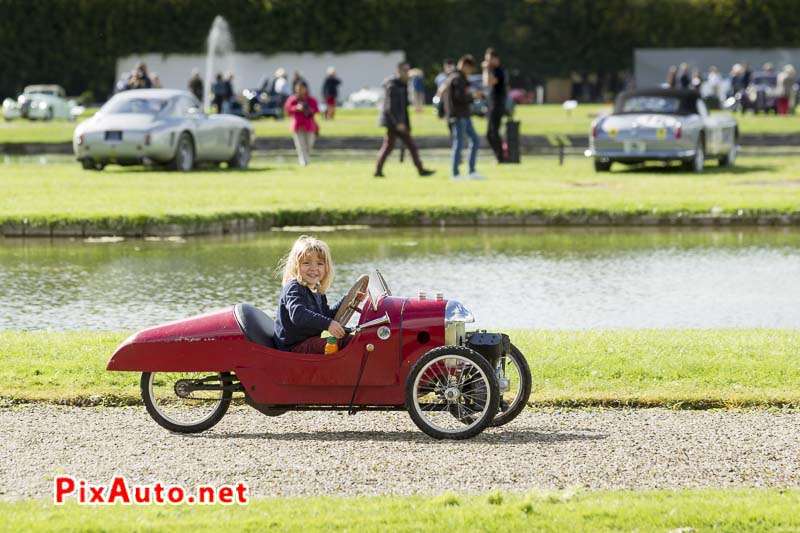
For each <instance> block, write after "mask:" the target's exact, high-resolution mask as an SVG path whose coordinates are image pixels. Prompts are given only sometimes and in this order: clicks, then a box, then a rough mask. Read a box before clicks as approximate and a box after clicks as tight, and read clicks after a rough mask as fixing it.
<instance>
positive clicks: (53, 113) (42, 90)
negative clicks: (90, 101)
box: [3, 85, 84, 120]
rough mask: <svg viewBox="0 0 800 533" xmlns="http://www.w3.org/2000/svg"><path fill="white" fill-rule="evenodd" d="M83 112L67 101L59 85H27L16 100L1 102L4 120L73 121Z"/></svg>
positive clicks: (9, 99)
mask: <svg viewBox="0 0 800 533" xmlns="http://www.w3.org/2000/svg"><path fill="white" fill-rule="evenodd" d="M83 111H84V107H83V106H79V105H77V103H76V102H75V101H74V100H67V97H66V93H65V92H64V89H63V88H62V87H61V86H59V85H28V86H27V87H25V90H24V91H23V93H22V94H21V95H19V97H18V98H17V99H16V100H14V99H12V98H6V99H5V100H3V118H4V119H6V120H13V119H15V118H27V119H31V120H53V119H60V120H74V119H75V118H76V117H77V116H79V115H80V114H81V113H83Z"/></svg>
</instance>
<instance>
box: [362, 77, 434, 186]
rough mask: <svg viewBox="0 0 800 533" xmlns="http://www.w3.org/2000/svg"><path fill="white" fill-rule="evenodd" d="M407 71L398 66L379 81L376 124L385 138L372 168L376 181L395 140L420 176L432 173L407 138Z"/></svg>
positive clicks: (409, 135) (412, 140) (409, 125)
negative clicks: (379, 108)
mask: <svg viewBox="0 0 800 533" xmlns="http://www.w3.org/2000/svg"><path fill="white" fill-rule="evenodd" d="M408 69H409V65H408V63H406V62H402V63H398V64H397V72H396V73H395V74H394V75H393V76H389V77H388V78H386V80H384V82H383V89H384V91H385V96H384V99H383V110H382V111H381V114H380V118H379V119H378V125H380V126H383V127H385V128H386V136H385V137H384V138H383V145H382V146H381V149H380V150H379V151H378V161H377V164H376V166H375V177H376V178H383V177H384V175H383V165H384V163H386V158H387V157H389V154H390V153H391V152H392V150H393V149H394V144H395V142H396V140H397V138H398V137H399V138H400V140H401V141H403V143H404V144H405V145H406V147H407V148H408V151H409V152H411V158H412V159H413V160H414V166H416V167H417V172H419V175H420V176H430V175H431V174H433V173H434V172H435V171H434V170H429V169H427V168H425V167H423V166H422V161H421V160H420V158H419V151H418V150H417V145H416V144H414V139H412V138H411V122H410V121H409V119H408Z"/></svg>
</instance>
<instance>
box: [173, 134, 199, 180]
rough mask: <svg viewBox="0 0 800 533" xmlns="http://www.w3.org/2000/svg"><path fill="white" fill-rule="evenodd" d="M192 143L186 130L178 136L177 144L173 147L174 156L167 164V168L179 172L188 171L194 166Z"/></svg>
mask: <svg viewBox="0 0 800 533" xmlns="http://www.w3.org/2000/svg"><path fill="white" fill-rule="evenodd" d="M194 157H195V153H194V143H193V142H192V136H191V135H189V134H188V133H186V132H183V133H181V136H180V137H178V145H177V148H176V149H175V157H174V158H173V159H172V161H171V162H170V164H169V168H170V169H172V170H177V171H179V172H189V171H190V170H192V168H194Z"/></svg>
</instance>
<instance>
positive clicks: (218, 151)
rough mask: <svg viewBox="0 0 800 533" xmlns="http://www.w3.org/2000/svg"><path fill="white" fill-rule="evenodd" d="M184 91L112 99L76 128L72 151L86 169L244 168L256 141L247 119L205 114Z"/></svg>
mask: <svg viewBox="0 0 800 533" xmlns="http://www.w3.org/2000/svg"><path fill="white" fill-rule="evenodd" d="M201 109H202V108H201V105H200V102H198V101H197V99H196V98H195V97H194V96H193V95H192V94H190V93H188V92H186V91H178V90H172V89H138V90H133V91H125V92H122V93H118V94H116V95H114V96H113V97H112V98H111V99H110V100H109V101H108V102H106V104H105V105H104V106H103V107H101V108H100V110H99V111H98V112H97V114H96V115H94V116H93V117H92V118H90V119H88V120H86V121H84V122H81V123H80V124H78V127H77V128H75V133H74V135H73V138H72V148H73V150H74V151H75V156H76V157H77V158H78V161H80V162H81V164H83V168H85V169H87V170H102V169H103V168H104V167H105V165H107V164H109V163H116V164H119V165H137V164H157V163H165V164H167V165H168V166H169V167H170V168H171V169H173V170H180V171H183V172H188V171H189V170H191V169H192V168H193V167H194V166H195V165H196V164H197V163H202V162H209V163H221V162H227V163H228V167H229V168H245V167H247V165H248V163H249V162H250V154H251V151H252V147H253V142H254V140H255V131H254V130H253V126H252V125H251V124H250V122H249V121H247V120H245V119H243V118H240V117H236V116H233V115H210V116H209V115H206V114H205V113H203V112H202V110H201Z"/></svg>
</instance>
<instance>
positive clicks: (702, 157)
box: [683, 136, 706, 174]
mask: <svg viewBox="0 0 800 533" xmlns="http://www.w3.org/2000/svg"><path fill="white" fill-rule="evenodd" d="M705 163H706V151H705V143H704V142H703V137H702V136H701V137H700V138H699V139H698V140H697V147H696V148H695V150H694V157H692V158H691V159H689V160H688V161H684V163H683V168H684V169H686V170H691V171H692V172H694V173H696V174H700V173H702V172H703V167H704V166H705Z"/></svg>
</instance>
